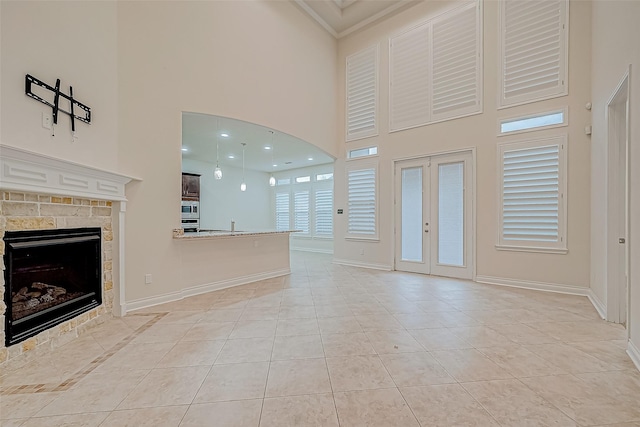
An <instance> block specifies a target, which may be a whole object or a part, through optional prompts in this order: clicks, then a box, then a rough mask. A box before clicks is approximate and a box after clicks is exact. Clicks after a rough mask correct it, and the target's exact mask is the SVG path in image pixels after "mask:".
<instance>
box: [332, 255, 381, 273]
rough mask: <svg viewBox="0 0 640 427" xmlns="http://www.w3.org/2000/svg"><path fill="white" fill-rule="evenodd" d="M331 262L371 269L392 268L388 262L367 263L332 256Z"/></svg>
mask: <svg viewBox="0 0 640 427" xmlns="http://www.w3.org/2000/svg"><path fill="white" fill-rule="evenodd" d="M333 263H334V264H339V265H346V266H349V267H361V268H371V269H373V270H384V271H391V270H393V268H391V266H390V265H388V264H375V263H369V262H358V261H353V260H350V259H338V258H334V259H333Z"/></svg>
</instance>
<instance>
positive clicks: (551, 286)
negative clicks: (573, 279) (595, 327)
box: [476, 276, 590, 297]
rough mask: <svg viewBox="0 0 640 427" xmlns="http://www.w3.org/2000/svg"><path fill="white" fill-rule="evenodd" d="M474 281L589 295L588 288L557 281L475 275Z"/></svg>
mask: <svg viewBox="0 0 640 427" xmlns="http://www.w3.org/2000/svg"><path fill="white" fill-rule="evenodd" d="M476 282H478V283H485V284H487V285H499V286H509V287H512V288H522V289H532V290H535V291H546V292H555V293H559V294H569V295H580V296H583V297H586V296H589V291H590V289H589V288H581V287H579V286H572V285H563V284H559V283H544V282H531V281H528V280H516V279H505V278H503V277H491V276H476Z"/></svg>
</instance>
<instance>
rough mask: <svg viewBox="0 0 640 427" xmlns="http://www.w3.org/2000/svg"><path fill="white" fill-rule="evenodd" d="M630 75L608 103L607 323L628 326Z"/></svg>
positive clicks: (626, 75)
mask: <svg viewBox="0 0 640 427" xmlns="http://www.w3.org/2000/svg"><path fill="white" fill-rule="evenodd" d="M628 124H629V72H627V73H626V74H625V76H624V77H623V79H622V81H621V82H620V84H619V85H618V87H617V88H616V90H615V91H614V93H613V94H612V95H611V98H609V102H608V103H607V131H608V151H609V162H608V181H609V182H608V203H607V206H608V208H607V218H608V219H607V236H608V238H607V254H608V255H607V282H608V285H607V320H609V321H611V322H615V323H621V324H624V325H625V326H626V323H627V313H628V310H627V307H628V301H629V299H628V296H629V242H628V238H629V160H628V159H629V125H628Z"/></svg>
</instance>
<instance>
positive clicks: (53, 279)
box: [0, 146, 131, 370]
mask: <svg viewBox="0 0 640 427" xmlns="http://www.w3.org/2000/svg"><path fill="white" fill-rule="evenodd" d="M130 180H131V178H128V177H124V176H122V175H119V174H114V173H111V172H105V171H100V170H97V169H94V168H88V167H84V166H81V165H77V164H73V163H69V162H65V161H62V160H58V159H51V158H48V157H44V156H39V155H37V154H35V153H29V152H25V151H22V150H18V149H15V148H11V147H6V146H0V272H1V273H2V274H0V338H1V342H0V368H5V369H7V370H13V369H15V368H18V367H19V366H21V365H22V364H24V363H26V362H28V361H30V360H31V359H33V358H34V357H37V355H38V354H41V353H42V352H47V351H49V350H50V349H51V348H55V347H58V346H60V345H62V344H64V343H66V342H69V341H70V340H73V339H74V338H76V337H77V336H78V335H79V334H82V332H83V331H84V330H86V329H87V328H90V327H92V326H93V325H95V324H97V323H101V322H102V321H104V319H106V318H107V317H108V316H111V315H112V313H114V312H115V313H116V314H118V313H120V311H119V302H120V301H121V299H123V298H121V296H120V293H123V292H124V289H123V286H124V283H123V282H124V280H118V279H119V278H120V277H123V276H124V275H123V274H122V271H121V269H122V268H123V263H122V262H119V261H120V259H121V257H122V255H123V254H122V253H123V250H122V248H123V242H122V239H119V238H118V237H119V233H123V225H124V224H123V223H124V206H125V198H124V186H125V184H126V183H127V182H129V181H130ZM37 257H42V259H40V260H35V258H37ZM114 270H115V272H114ZM7 279H10V280H11V281H12V283H8V282H7ZM114 283H115V285H114ZM9 285H11V289H9ZM114 304H115V305H114ZM114 307H115V310H114ZM39 323H42V324H39Z"/></svg>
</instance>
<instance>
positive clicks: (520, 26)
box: [499, 0, 569, 107]
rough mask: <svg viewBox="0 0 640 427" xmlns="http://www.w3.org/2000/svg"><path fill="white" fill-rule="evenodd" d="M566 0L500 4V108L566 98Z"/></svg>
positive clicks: (521, 0) (510, 0) (522, 0)
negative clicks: (563, 96) (561, 97)
mask: <svg viewBox="0 0 640 427" xmlns="http://www.w3.org/2000/svg"><path fill="white" fill-rule="evenodd" d="M568 8H569V1H568V0H501V1H500V59H501V70H502V72H501V73H500V98H499V101H500V106H501V107H506V106H511V105H518V104H524V103H528V102H533V101H539V100H543V99H549V98H555V97H558V96H562V95H566V94H567V93H568V88H567V40H568V33H569V31H568V28H569V20H568V16H569V14H568Z"/></svg>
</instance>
